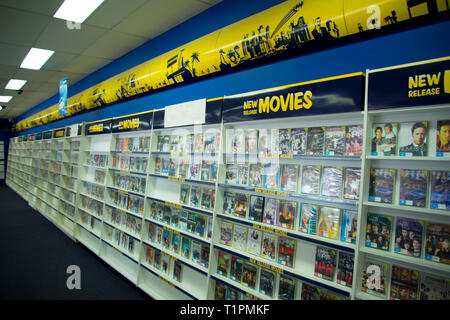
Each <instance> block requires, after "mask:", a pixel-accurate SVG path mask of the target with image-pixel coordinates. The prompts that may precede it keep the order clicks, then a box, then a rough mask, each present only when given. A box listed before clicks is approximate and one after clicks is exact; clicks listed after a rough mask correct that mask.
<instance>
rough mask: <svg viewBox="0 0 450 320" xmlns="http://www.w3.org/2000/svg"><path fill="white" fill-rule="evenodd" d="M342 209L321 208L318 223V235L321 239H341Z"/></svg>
mask: <svg viewBox="0 0 450 320" xmlns="http://www.w3.org/2000/svg"><path fill="white" fill-rule="evenodd" d="M340 216H341V209H338V208H331V207H321V208H320V211H319V219H318V223H317V234H318V235H319V236H321V237H326V238H330V239H336V240H337V239H339V228H340V225H339V222H340Z"/></svg>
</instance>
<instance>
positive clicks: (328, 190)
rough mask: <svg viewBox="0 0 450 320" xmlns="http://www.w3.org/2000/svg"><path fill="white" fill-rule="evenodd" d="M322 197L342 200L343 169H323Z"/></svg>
mask: <svg viewBox="0 0 450 320" xmlns="http://www.w3.org/2000/svg"><path fill="white" fill-rule="evenodd" d="M321 190H322V196H325V197H334V198H340V197H341V193H342V168H339V167H326V166H325V167H323V168H322V187H321Z"/></svg>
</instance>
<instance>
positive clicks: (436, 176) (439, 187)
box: [430, 171, 450, 210]
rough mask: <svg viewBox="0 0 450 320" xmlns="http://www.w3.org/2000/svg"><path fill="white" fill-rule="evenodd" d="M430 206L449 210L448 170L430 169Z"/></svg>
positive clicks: (449, 185) (449, 179)
mask: <svg viewBox="0 0 450 320" xmlns="http://www.w3.org/2000/svg"><path fill="white" fill-rule="evenodd" d="M430 184H431V192H430V208H431V209H442V210H450V196H449V190H450V171H431V183H430Z"/></svg>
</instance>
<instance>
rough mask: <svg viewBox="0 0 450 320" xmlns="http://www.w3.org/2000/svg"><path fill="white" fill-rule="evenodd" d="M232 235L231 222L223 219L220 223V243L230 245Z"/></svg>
mask: <svg viewBox="0 0 450 320" xmlns="http://www.w3.org/2000/svg"><path fill="white" fill-rule="evenodd" d="M232 237H233V224H232V223H231V222H227V221H225V220H223V221H222V223H221V224H220V243H221V244H224V245H226V246H231V241H232Z"/></svg>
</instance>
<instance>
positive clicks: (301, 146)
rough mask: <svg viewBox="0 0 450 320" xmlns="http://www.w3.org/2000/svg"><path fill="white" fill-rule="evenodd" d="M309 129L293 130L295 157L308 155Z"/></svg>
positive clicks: (293, 151)
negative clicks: (307, 139)
mask: <svg viewBox="0 0 450 320" xmlns="http://www.w3.org/2000/svg"><path fill="white" fill-rule="evenodd" d="M307 130H308V129H307V128H294V129H291V140H292V153H293V154H295V155H304V154H305V153H306V136H307V133H308V131H307Z"/></svg>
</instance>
